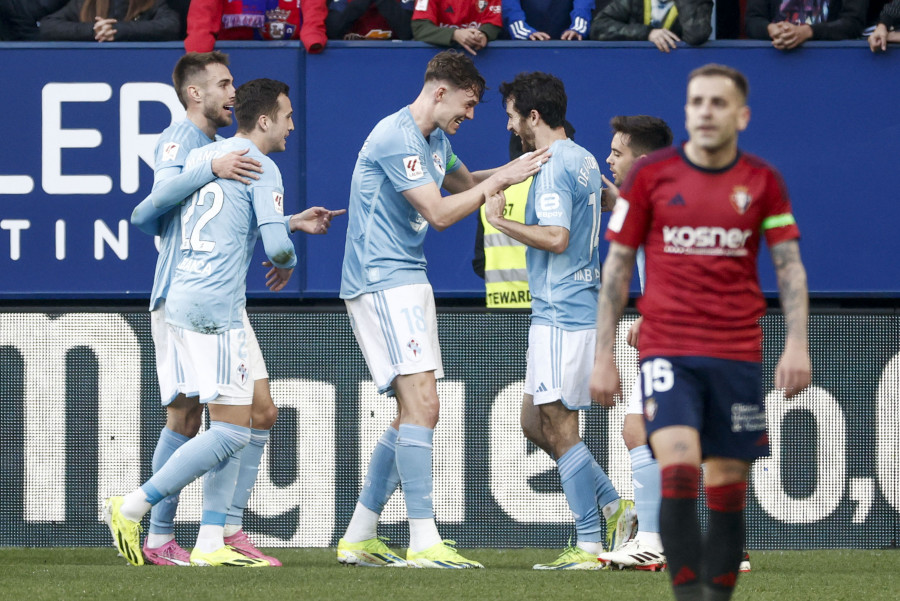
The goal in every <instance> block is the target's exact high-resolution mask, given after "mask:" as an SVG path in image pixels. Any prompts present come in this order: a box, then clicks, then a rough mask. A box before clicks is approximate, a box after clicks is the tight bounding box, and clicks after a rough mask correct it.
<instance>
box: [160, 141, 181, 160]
mask: <svg viewBox="0 0 900 601" xmlns="http://www.w3.org/2000/svg"><path fill="white" fill-rule="evenodd" d="M179 148H181V146H180V145H179V144H176V143H175V142H169V143H168V144H166V145H165V146H163V156H162V160H164V161H174V160H175V158H176V157H177V156H178V149H179Z"/></svg>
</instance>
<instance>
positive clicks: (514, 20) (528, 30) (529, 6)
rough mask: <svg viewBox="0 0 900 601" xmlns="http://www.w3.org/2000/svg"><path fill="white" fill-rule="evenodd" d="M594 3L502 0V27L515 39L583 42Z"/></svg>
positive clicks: (551, 0)
mask: <svg viewBox="0 0 900 601" xmlns="http://www.w3.org/2000/svg"><path fill="white" fill-rule="evenodd" d="M595 6H596V0H503V24H504V25H505V26H506V30H507V31H508V32H509V37H510V38H512V39H514V40H532V41H536V42H543V41H546V40H583V39H586V38H587V36H588V27H590V23H591V13H593V11H594V7H595Z"/></svg>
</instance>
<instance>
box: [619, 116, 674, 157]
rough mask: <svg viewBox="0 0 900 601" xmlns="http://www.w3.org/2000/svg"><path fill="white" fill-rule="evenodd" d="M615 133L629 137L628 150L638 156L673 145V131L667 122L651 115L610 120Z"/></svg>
mask: <svg viewBox="0 0 900 601" xmlns="http://www.w3.org/2000/svg"><path fill="white" fill-rule="evenodd" d="M609 126H610V127H611V128H612V130H613V132H615V133H620V134H622V135H623V136H628V144H627V146H628V148H630V149H631V152H633V153H634V154H635V156H637V155H642V154H649V153H651V152H653V151H654V150H659V149H660V148H665V147H667V146H671V145H672V130H671V129H669V126H668V125H667V124H666V122H665V121H663V120H662V119H660V118H659V117H651V116H650V115H617V116H615V117H613V118H612V119H610V121H609Z"/></svg>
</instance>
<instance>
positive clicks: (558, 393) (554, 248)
mask: <svg viewBox="0 0 900 601" xmlns="http://www.w3.org/2000/svg"><path fill="white" fill-rule="evenodd" d="M500 94H501V95H502V96H503V100H504V103H505V105H506V114H507V116H508V119H509V120H508V124H507V129H509V130H510V131H512V132H513V133H515V134H516V135H517V136H519V138H520V139H521V140H522V147H523V150H526V151H528V150H533V149H534V148H536V147H537V146H538V145H540V146H547V145H549V146H550V153H551V154H552V155H553V156H552V157H551V158H550V160H549V161H548V162H547V164H546V165H545V166H544V167H543V169H542V170H541V172H540V173H539V174H538V175H536V176H535V178H534V182H532V185H531V189H530V190H529V191H528V201H527V204H526V209H525V223H524V224H523V223H518V222H515V221H511V220H508V219H506V218H505V217H504V207H505V204H506V199H505V197H504V195H503V194H502V193H499V194H495V195H492V196H491V197H490V198H489V199H488V200H487V202H486V204H485V213H486V215H487V218H488V221H489V222H490V223H491V224H492V225H493V226H494V227H496V228H497V229H498V230H500V231H501V232H503V233H504V234H506V235H508V236H510V237H511V238H514V239H516V240H518V241H519V242H522V243H523V244H526V245H527V246H528V249H527V251H526V262H527V266H528V286H529V288H530V290H531V296H532V304H531V328H530V329H529V332H528V357H527V368H526V375H525V396H524V398H523V400H522V429H523V431H524V432H525V435H526V437H527V438H528V439H529V440H531V441H532V442H534V443H535V444H536V445H537V446H538V447H540V448H541V449H543V450H544V451H545V452H547V453H548V454H549V455H550V456H551V457H553V458H554V459H555V460H556V465H557V469H558V470H559V477H560V482H561V483H562V489H563V492H564V493H565V496H566V501H567V502H568V504H569V508H570V509H571V511H572V515H573V516H574V518H575V529H576V532H577V534H578V540H577V543H576V545H575V546H572V547H568V548H567V549H565V550H564V551H563V552H562V554H561V555H560V556H559V558H557V559H556V561H553V562H551V563H547V564H537V565H535V566H534V569H536V570H596V569H600V568H602V567H603V564H601V563H600V562H599V561H598V559H597V555H598V554H599V553H601V552H602V551H603V542H602V541H603V539H604V528H603V525H602V524H601V519H600V512H601V511H602V512H603V516H604V517H605V518H606V519H607V525H606V530H607V532H606V540H607V543H608V545H609V546H610V547H615V546H618V545H620V544H621V543H622V542H624V541H625V540H627V539H628V538H629V537H630V536H631V531H632V530H633V529H634V526H635V520H634V510H633V507H634V505H633V503H632V502H631V501H626V500H624V499H620V498H619V495H618V493H617V492H616V489H615V488H614V487H613V485H612V482H610V480H609V478H608V477H607V475H606V473H605V472H604V471H603V468H601V467H600V465H599V464H598V463H597V462H596V460H595V459H594V457H593V455H592V454H591V452H590V450H588V448H587V446H586V445H585V444H584V441H582V440H581V436H580V434H579V428H578V419H579V418H578V411H579V410H586V409H590V407H591V398H590V395H589V393H588V379H589V377H590V373H591V367H592V366H593V356H594V338H595V325H596V321H595V319H596V317H595V313H596V309H597V291H598V289H599V287H600V259H599V254H598V251H597V245H598V243H599V232H600V212H601V191H602V183H601V179H600V169H599V167H598V165H597V160H596V159H595V158H594V157H593V156H592V155H591V154H590V153H589V152H588V151H587V150H585V149H584V148H582V147H581V146H579V145H577V144H575V142H573V141H572V140H569V139H568V138H567V137H566V133H565V128H564V124H565V121H566V105H567V99H566V92H565V88H564V86H563V83H562V82H561V81H560V80H559V79H558V78H556V77H554V76H553V75H550V74H547V73H540V72H535V73H521V74H519V75H517V76H516V77H515V79H513V81H512V82H509V83H503V84H501V86H500Z"/></svg>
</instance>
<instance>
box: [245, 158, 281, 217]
mask: <svg viewBox="0 0 900 601" xmlns="http://www.w3.org/2000/svg"><path fill="white" fill-rule="evenodd" d="M254 158H256V159H259V157H254ZM261 162H262V163H263V173H261V174H260V178H259V179H258V180H255V181H254V182H253V183H251V184H250V186H251V194H252V197H253V212H254V213H256V222H257V223H258V224H259V225H264V224H267V223H277V224H279V225H280V226H281V228H282V231H284V186H283V185H282V182H281V173H280V172H279V171H278V167H277V166H276V165H275V163H273V162H272V161H271V160H269V159H268V158H267V157H266V160H265V161H261Z"/></svg>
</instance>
